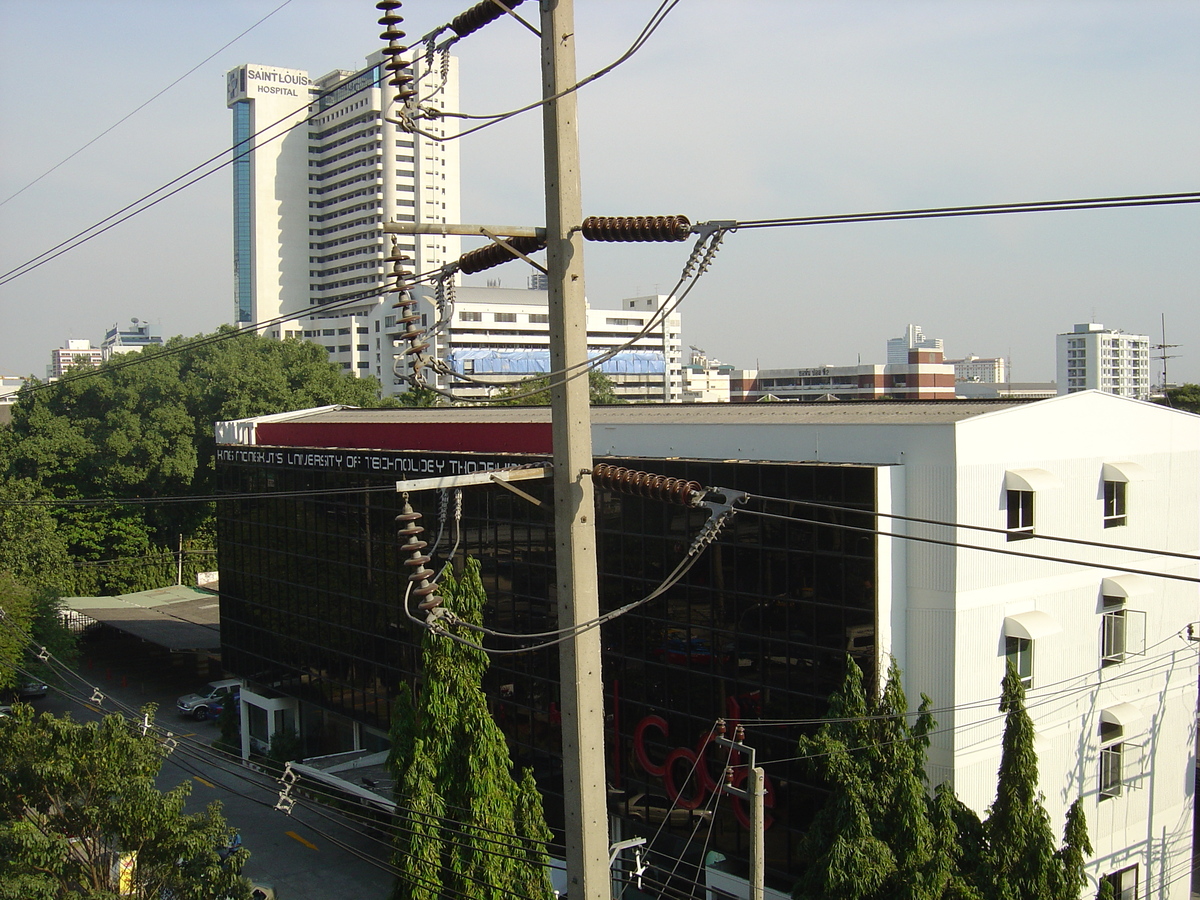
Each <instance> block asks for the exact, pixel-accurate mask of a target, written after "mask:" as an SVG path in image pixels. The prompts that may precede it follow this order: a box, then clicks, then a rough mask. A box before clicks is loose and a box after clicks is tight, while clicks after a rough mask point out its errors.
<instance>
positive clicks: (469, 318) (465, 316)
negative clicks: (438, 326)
mask: <svg viewBox="0 0 1200 900" xmlns="http://www.w3.org/2000/svg"><path fill="white" fill-rule="evenodd" d="M458 317H459V318H460V319H462V321H464V322H482V321H483V313H481V312H469V311H467V312H461V313H459V314H458Z"/></svg>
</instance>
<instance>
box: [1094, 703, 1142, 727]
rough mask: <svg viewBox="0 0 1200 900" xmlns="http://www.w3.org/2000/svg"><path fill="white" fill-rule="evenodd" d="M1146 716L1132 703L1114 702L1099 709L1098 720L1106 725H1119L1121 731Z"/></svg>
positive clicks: (1135, 724)
mask: <svg viewBox="0 0 1200 900" xmlns="http://www.w3.org/2000/svg"><path fill="white" fill-rule="evenodd" d="M1144 718H1146V717H1145V716H1143V715H1142V711H1141V710H1140V709H1138V708H1137V707H1136V706H1134V705H1133V704H1132V703H1114V704H1112V706H1106V707H1104V709H1102V710H1100V721H1101V722H1104V723H1105V724H1107V725H1120V726H1121V730H1122V731H1123V732H1128V731H1129V730H1130V729H1132V728H1134V727H1136V726H1137V725H1139V724H1140V723H1141V721H1142V720H1143V719H1144Z"/></svg>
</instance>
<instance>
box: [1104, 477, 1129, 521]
mask: <svg viewBox="0 0 1200 900" xmlns="http://www.w3.org/2000/svg"><path fill="white" fill-rule="evenodd" d="M1124 524H1125V482H1124V481H1106V482H1104V527H1105V528H1116V527H1117V526H1119V525H1124Z"/></svg>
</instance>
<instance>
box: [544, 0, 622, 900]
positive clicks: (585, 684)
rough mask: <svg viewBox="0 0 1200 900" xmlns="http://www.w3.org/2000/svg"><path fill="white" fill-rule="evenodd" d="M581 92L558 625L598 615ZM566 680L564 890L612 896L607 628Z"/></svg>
mask: <svg viewBox="0 0 1200 900" xmlns="http://www.w3.org/2000/svg"><path fill="white" fill-rule="evenodd" d="M541 8H542V96H543V98H550V97H554V96H555V95H556V94H558V93H560V92H562V91H564V90H567V89H569V88H571V87H574V85H575V16H574V9H573V6H572V2H571V0H542V4H541ZM575 108H576V105H575V94H574V93H573V92H572V93H568V94H566V95H564V96H562V97H559V98H557V99H554V100H549V99H547V102H546V104H545V107H544V111H543V129H544V137H545V155H546V241H547V243H546V268H547V275H548V280H549V288H550V361H551V366H550V370H551V371H552V372H562V371H563V370H564V369H568V370H570V371H569V372H568V374H567V376H566V379H567V380H566V382H565V383H561V380H560V379H559V378H555V377H554V376H552V378H551V380H552V382H553V383H554V386H553V387H552V388H551V392H550V398H551V417H552V420H553V425H552V434H553V439H554V543H555V552H556V559H557V567H558V627H559V628H572V627H574V626H575V625H576V624H578V623H581V622H586V621H589V620H591V619H594V618H596V616H597V615H599V611H600V603H599V596H598V593H597V587H596V579H597V574H596V523H595V519H596V515H595V498H594V496H593V493H592V477H591V468H592V431H591V428H592V424H591V411H590V408H589V393H588V376H587V369H586V368H584V367H583V365H584V364H585V363H586V362H587V321H586V311H585V308H584V293H583V236H582V235H581V234H580V233H579V231H578V230H575V229H577V228H578V226H579V225H580V224H581V223H582V221H583V206H582V200H581V197H580V187H579V132H578V128H577V123H576V118H575ZM559 659H560V662H559V673H560V676H559V677H560V680H561V682H562V688H561V689H562V743H563V794H564V805H565V808H566V838H567V893H568V894H569V896H570V898H571V900H609V897H610V896H611V890H610V882H609V867H608V854H609V847H608V810H607V808H606V806H605V801H606V796H605V789H604V695H603V690H602V686H601V679H600V630H599V629H598V628H592V629H589V630H587V631H585V632H583V633H582V634H579V635H576V636H575V637H573V638H571V639H569V640H567V641H564V642H563V643H562V645H561V648H560V653H559Z"/></svg>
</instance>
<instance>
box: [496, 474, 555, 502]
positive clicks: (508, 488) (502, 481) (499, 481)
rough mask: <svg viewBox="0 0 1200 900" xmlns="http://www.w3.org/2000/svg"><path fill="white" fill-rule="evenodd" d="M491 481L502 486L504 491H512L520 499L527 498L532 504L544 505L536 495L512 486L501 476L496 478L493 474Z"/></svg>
mask: <svg viewBox="0 0 1200 900" xmlns="http://www.w3.org/2000/svg"><path fill="white" fill-rule="evenodd" d="M492 481H493V482H494V483H495V484H498V485H500V487H502V488H504V489H505V490H506V491H512V492H513V493H514V494H516V495H517V496H518V497H520V498H521V499H522V500H528V501H529V502H530V503H532V504H533V505H534V506H545V505H546V504H545V503H543V502H542V501H541V500H539V499H538V498H537V497H535V496H533V494H527V493H525V491H523V490H521V489H520V488H519V487H514V486H513V485H511V484H509V483H508V482H507V481H506V480H505V479H503V478H497V477H496V476H495V475H493V476H492Z"/></svg>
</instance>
